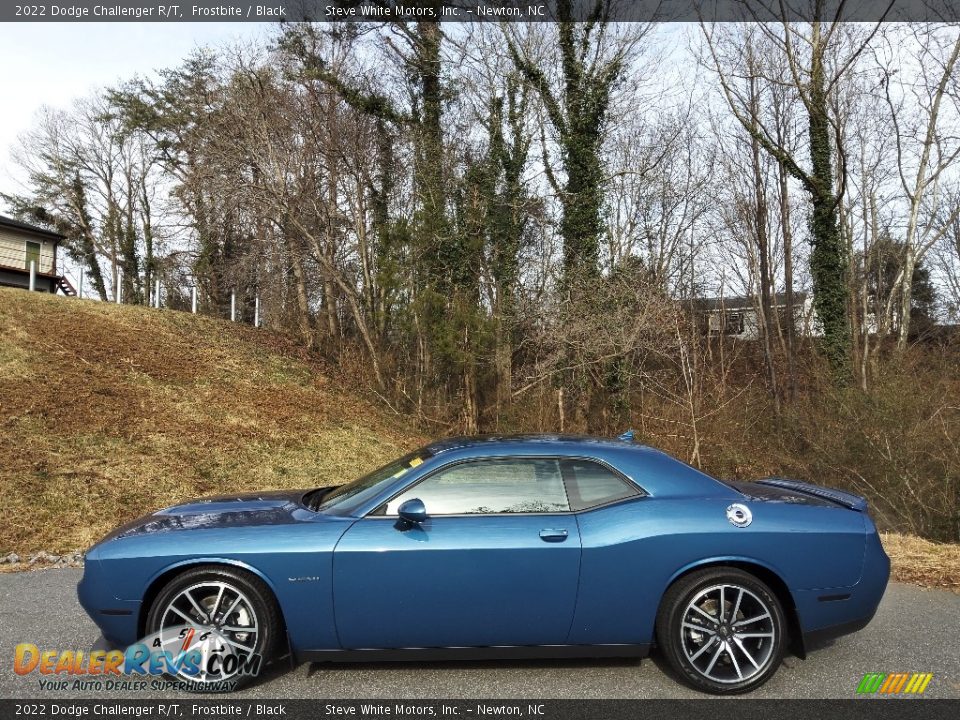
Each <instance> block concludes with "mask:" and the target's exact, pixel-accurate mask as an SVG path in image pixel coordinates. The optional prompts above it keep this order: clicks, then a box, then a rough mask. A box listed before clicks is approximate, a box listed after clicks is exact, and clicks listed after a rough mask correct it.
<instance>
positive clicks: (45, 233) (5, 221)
mask: <svg viewBox="0 0 960 720" xmlns="http://www.w3.org/2000/svg"><path fill="white" fill-rule="evenodd" d="M0 228H10V229H11V230H17V231H19V232H25V233H29V234H31V235H37V236H38V237H42V238H44V239H45V240H52V241H53V242H60V241H61V240H66V239H67V238H66V235H61V234H60V233H55V232H53V231H51V230H45V229H44V228H42V227H37V226H36V225H30V224H28V223H25V222H20V221H19V220H14V219H13V218H8V217H6V216H4V215H0Z"/></svg>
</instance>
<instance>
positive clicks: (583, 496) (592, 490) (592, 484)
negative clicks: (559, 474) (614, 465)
mask: <svg viewBox="0 0 960 720" xmlns="http://www.w3.org/2000/svg"><path fill="white" fill-rule="evenodd" d="M563 473H564V476H565V477H566V480H567V495H568V496H569V498H570V509H571V510H574V511H577V510H586V509H587V508H592V507H596V506H597V505H606V504H607V503H610V502H614V501H615V500H623V499H625V498H628V497H633V496H634V495H639V494H640V492H639V490H637V488H635V487H633V486H632V485H630V484H629V483H628V482H627V481H626V480H624V479H623V478H622V477H620V476H619V475H617V474H616V473H615V472H613V471H612V470H609V469H607V468H606V467H604V466H603V465H601V464H600V463H596V462H592V461H590V460H564V461H563Z"/></svg>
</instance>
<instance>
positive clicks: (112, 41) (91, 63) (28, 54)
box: [0, 23, 266, 212]
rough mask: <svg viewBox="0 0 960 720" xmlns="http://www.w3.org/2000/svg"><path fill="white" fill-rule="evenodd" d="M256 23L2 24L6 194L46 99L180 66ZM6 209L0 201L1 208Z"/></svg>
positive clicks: (0, 126) (14, 188)
mask: <svg viewBox="0 0 960 720" xmlns="http://www.w3.org/2000/svg"><path fill="white" fill-rule="evenodd" d="M265 29H266V28H265V26H263V25H260V24H254V23H0V72H2V76H3V82H2V90H0V92H2V98H3V99H2V101H0V193H16V192H19V191H20V190H21V189H22V185H21V183H22V182H23V179H24V178H23V177H22V175H21V174H20V173H19V172H18V170H17V168H16V167H15V166H14V165H13V163H12V161H11V159H10V150H11V147H13V146H14V145H15V144H16V142H17V137H18V135H20V134H21V133H22V132H24V131H25V130H28V129H29V128H30V124H31V122H32V121H33V119H34V117H35V116H36V113H37V111H38V109H39V108H40V107H41V106H43V105H49V106H51V107H62V108H66V107H69V106H70V104H71V103H72V101H73V100H74V99H75V98H80V97H84V96H86V95H89V94H90V93H91V92H92V91H93V90H96V89H98V88H102V87H105V86H109V85H113V84H116V83H117V82H118V81H122V80H127V79H129V78H131V77H132V76H134V75H137V74H139V75H148V74H150V73H152V72H154V71H155V70H157V69H160V68H164V67H171V66H175V65H178V64H179V63H180V61H181V60H182V59H183V58H184V57H186V56H187V55H188V54H190V52H191V51H192V50H193V49H195V48H197V47H204V46H208V45H218V44H222V43H230V42H231V41H233V40H238V39H243V38H247V37H250V36H252V35H257V34H262V33H263V32H264V31H265ZM7 209H8V208H5V207H4V206H3V202H2V201H0V212H5V211H6V210H7Z"/></svg>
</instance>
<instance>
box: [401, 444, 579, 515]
mask: <svg viewBox="0 0 960 720" xmlns="http://www.w3.org/2000/svg"><path fill="white" fill-rule="evenodd" d="M412 498H420V500H422V501H423V504H424V505H425V506H426V508H427V514H428V515H488V514H494V513H552V512H567V511H569V510H570V505H569V503H568V502H567V495H566V492H565V491H564V485H563V475H562V474H561V472H560V463H559V462H558V461H557V460H555V459H552V458H517V459H491V460H473V461H470V462H464V463H458V464H456V465H453V466H451V467H449V468H445V469H442V470H439V471H437V472H436V473H434V474H433V475H431V476H430V477H428V478H427V479H425V480H424V481H422V482H420V483H417V484H416V485H414V486H413V487H411V488H408V489H407V490H405V491H404V492H403V493H401V494H400V495H398V496H397V497H395V498H394V499H393V500H391V501H390V502H389V503H387V507H386V513H385V514H386V515H396V514H397V508H398V507H400V505H402V504H403V503H404V502H406V501H407V500H410V499H412Z"/></svg>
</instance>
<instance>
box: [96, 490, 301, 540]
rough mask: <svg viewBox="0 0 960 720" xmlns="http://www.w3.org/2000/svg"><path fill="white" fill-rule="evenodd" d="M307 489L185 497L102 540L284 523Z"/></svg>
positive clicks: (297, 508)
mask: <svg viewBox="0 0 960 720" xmlns="http://www.w3.org/2000/svg"><path fill="white" fill-rule="evenodd" d="M307 492H309V491H308V490H274V491H270V492H258V493H234V494H231V495H217V496H214V497H205V498H197V499H195V500H188V501H186V502H184V503H181V504H180V505H173V506H171V507H168V508H164V509H162V510H157V511H156V512H154V513H151V514H149V515H144V516H143V517H140V518H137V519H136V520H134V521H132V522H129V523H127V524H126V525H122V526H120V527H118V528H117V529H116V530H114V531H113V532H112V533H110V535H108V536H107V537H106V538H104V540H111V539H113V538H121V537H129V536H132V535H144V534H150V533H158V532H171V531H175V530H188V529H190V530H197V529H204V528H224V527H238V526H251V525H285V524H288V523H291V522H294V517H293V514H294V513H295V512H296V511H297V510H303V505H302V504H301V502H300V501H301V499H302V498H303V496H304V494H305V493H307Z"/></svg>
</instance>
